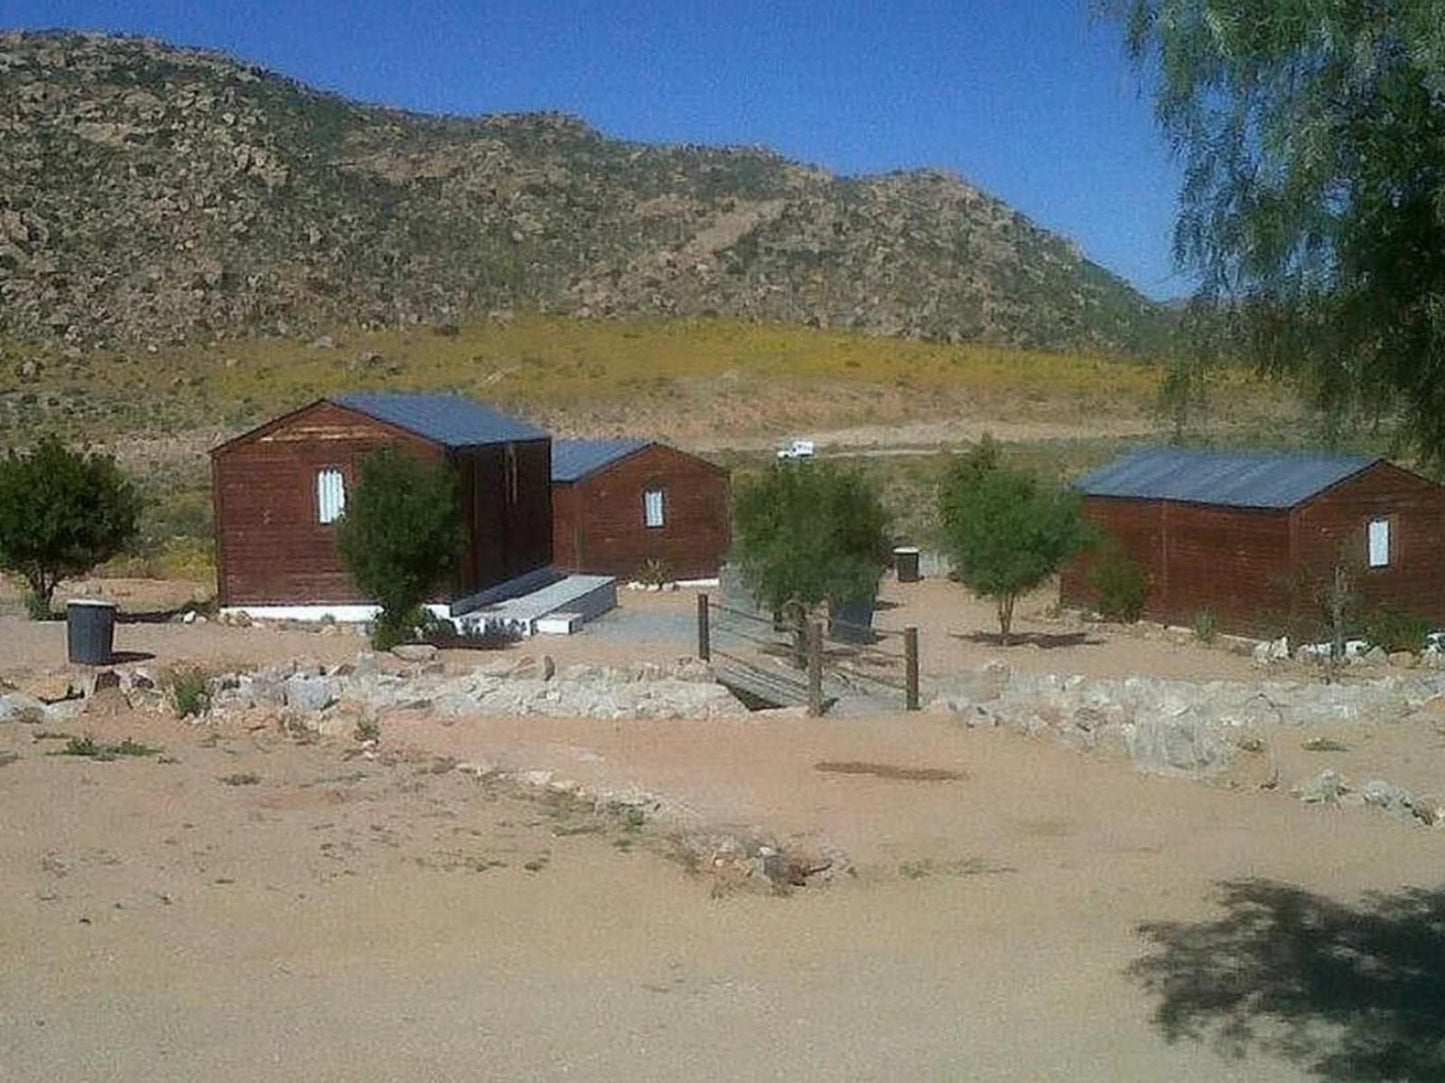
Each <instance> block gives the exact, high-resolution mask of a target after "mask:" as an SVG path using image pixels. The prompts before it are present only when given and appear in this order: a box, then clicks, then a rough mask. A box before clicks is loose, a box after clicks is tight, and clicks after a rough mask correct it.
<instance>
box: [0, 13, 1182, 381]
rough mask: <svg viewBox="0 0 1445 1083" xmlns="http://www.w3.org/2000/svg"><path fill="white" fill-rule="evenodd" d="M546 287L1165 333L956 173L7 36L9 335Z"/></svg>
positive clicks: (207, 61) (339, 313)
mask: <svg viewBox="0 0 1445 1083" xmlns="http://www.w3.org/2000/svg"><path fill="white" fill-rule="evenodd" d="M521 309H526V310H538V311H542V312H548V313H558V314H572V315H577V316H580V317H607V316H624V315H626V316H638V315H643V316H646V315H657V316H691V315H704V314H712V313H718V314H727V315H734V316H741V317H744V318H748V319H758V320H779V321H789V322H801V323H810V324H813V325H816V326H824V327H848V328H856V329H860V330H864V331H867V332H870V333H876V334H882V335H904V336H911V337H919V338H930V339H984V340H990V341H995V342H1001V343H1011V344H1018V345H1027V346H1039V347H1048V348H1071V349H1080V348H1084V349H1097V348H1102V349H1122V350H1126V351H1136V350H1145V349H1149V348H1151V347H1152V346H1154V345H1156V344H1157V343H1158V342H1159V341H1160V336H1161V335H1162V334H1163V333H1164V328H1165V326H1166V322H1167V317H1166V316H1165V315H1164V314H1163V313H1162V312H1161V310H1160V309H1159V308H1158V307H1156V306H1154V305H1152V304H1151V303H1150V302H1148V301H1147V300H1145V299H1144V298H1143V297H1141V296H1140V295H1139V294H1138V293H1136V292H1135V291H1134V290H1132V289H1131V288H1130V287H1129V286H1128V285H1127V284H1126V283H1124V282H1123V281H1122V280H1120V279H1119V278H1117V277H1116V276H1114V275H1112V274H1110V273H1108V272H1107V271H1105V270H1103V269H1102V268H1100V267H1099V266H1097V265H1095V264H1093V263H1090V262H1089V261H1088V260H1087V259H1085V258H1083V256H1082V255H1081V254H1080V253H1079V251H1078V250H1077V249H1076V248H1075V247H1074V246H1073V245H1072V244H1070V243H1069V242H1068V241H1067V240H1065V239H1064V238H1061V237H1059V236H1057V235H1055V234H1052V233H1049V232H1047V231H1045V230H1043V229H1040V228H1038V227H1037V226H1035V225H1033V224H1031V223H1030V222H1029V221H1028V220H1027V219H1025V218H1024V217H1023V216H1022V215H1020V214H1018V213H1017V212H1015V211H1013V210H1011V209H1010V208H1009V207H1008V206H1006V205H1005V204H1003V203H1001V202H999V201H998V200H996V199H994V198H992V197H990V196H988V195H987V194H985V193H983V192H981V191H979V190H978V189H977V188H974V187H972V186H971V185H969V184H967V183H966V182H965V181H963V180H961V179H960V178H958V177H956V176H953V175H950V174H946V173H942V172H935V171H919V172H910V173H897V174H891V175H887V176H880V177H862V178H847V177H838V176H834V175H832V174H830V173H828V172H826V171H824V170H822V169H818V168H814V167H810V166H807V165H801V164H798V163H795V162H790V161H787V160H785V159H783V158H781V157H779V156H778V155H776V154H773V153H771V152H769V151H767V150H762V149H756V148H711V147H700V146H651V145H643V144H637V143H627V142H622V141H618V140H614V139H609V138H606V137H604V136H602V135H600V134H599V133H597V132H595V131H593V130H592V129H590V128H588V127H587V126H586V125H585V124H583V123H581V122H579V121H577V120H575V119H572V118H569V117H564V116H559V115H552V114H536V115H507V116H489V117H483V118H480V119H455V118H445V117H432V116H422V115H417V114H411V113H405V112H400V111H396V110H391V109H384V108H378V107H374V106H370V105H363V104H358V103H356V102H352V101H348V100H345V99H343V98H339V97H336V96H333V95H328V94H323V93H319V92H316V91H313V90H310V89H308V88H307V87H305V86H302V85H300V84H299V83H297V82H295V81H292V80H289V79H285V78H281V77H278V76H276V75H273V74H270V73H268V72H265V71H263V70H261V69H259V68H256V67H252V66H249V65H246V64H244V63H240V62H237V61H235V60H232V59H230V58H227V57H225V56H221V55H219V54H215V53H208V52H201V51H196V50H191V49H177V48H173V47H171V46H168V45H165V44H161V43H158V42H154V41H148V40H141V39H135V38H113V37H101V36H87V35H77V34H69V33H46V34H29V33H9V34H4V35H0V338H8V339H11V340H16V339H22V340H40V341H48V342H52V343H63V344H64V346H65V348H66V349H67V350H68V351H70V352H71V353H75V352H76V351H88V350H92V349H105V348H118V347H124V346H125V345H127V344H156V343H182V342H193V341H198V340H200V341H205V340H210V339H214V338H219V337H234V336H237V335H254V334H277V333H280V334H306V333H310V332H314V331H318V330H321V329H324V328H328V327H333V326H338V325H353V326H355V325H362V326H395V325H398V324H410V323H433V324H446V323H450V322H454V321H462V320H467V319H474V318H482V317H486V316H489V315H490V316H494V317H495V316H497V315H498V314H499V313H504V312H507V311H513V310H521Z"/></svg>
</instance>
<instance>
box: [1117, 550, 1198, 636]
mask: <svg viewBox="0 0 1445 1083" xmlns="http://www.w3.org/2000/svg"><path fill="white" fill-rule="evenodd" d="M1090 578H1091V579H1092V581H1093V584H1094V589H1095V590H1096V591H1098V605H1099V613H1100V614H1101V615H1102V616H1103V617H1104V618H1105V619H1106V620H1113V621H1121V622H1123V623H1125V624H1133V623H1134V622H1135V621H1136V620H1138V619H1139V618H1140V617H1141V616H1142V615H1143V613H1144V600H1145V599H1146V598H1148V597H1149V576H1148V574H1147V573H1146V572H1145V571H1144V565H1142V564H1140V563H1139V562H1138V561H1137V560H1135V559H1134V558H1133V557H1131V556H1130V555H1129V554H1128V553H1126V552H1124V550H1122V549H1121V548H1119V546H1118V545H1108V546H1106V547H1105V549H1104V552H1103V553H1102V554H1101V555H1100V557H1099V563H1098V564H1097V565H1096V566H1095V567H1094V571H1093V574H1092V576H1091V577H1090ZM1211 616H1212V614H1211Z"/></svg>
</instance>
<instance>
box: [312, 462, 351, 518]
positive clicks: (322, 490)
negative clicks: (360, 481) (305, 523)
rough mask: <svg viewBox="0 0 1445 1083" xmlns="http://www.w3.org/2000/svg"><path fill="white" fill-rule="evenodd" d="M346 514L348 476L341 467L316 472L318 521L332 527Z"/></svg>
mask: <svg viewBox="0 0 1445 1083" xmlns="http://www.w3.org/2000/svg"><path fill="white" fill-rule="evenodd" d="M345 514H346V475H345V474H343V473H342V472H341V468H340V467H336V466H323V467H322V468H321V469H320V470H318V471H316V521H317V522H318V523H320V524H321V525H322V526H330V525H332V524H333V523H335V522H336V521H337V520H338V519H340V518H341V517H342V516H343V515H345Z"/></svg>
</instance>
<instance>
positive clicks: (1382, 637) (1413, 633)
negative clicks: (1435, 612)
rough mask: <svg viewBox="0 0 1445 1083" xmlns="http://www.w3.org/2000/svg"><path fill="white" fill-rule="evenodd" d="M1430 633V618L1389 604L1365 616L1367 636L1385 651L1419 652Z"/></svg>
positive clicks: (1373, 644)
mask: <svg viewBox="0 0 1445 1083" xmlns="http://www.w3.org/2000/svg"><path fill="white" fill-rule="evenodd" d="M1429 634H1430V622H1429V621H1428V620H1425V619H1424V618H1423V617H1417V616H1415V615H1414V614H1413V613H1404V612H1401V611H1400V610H1398V609H1392V608H1390V607H1389V606H1381V607H1380V608H1378V609H1375V610H1373V611H1372V612H1371V613H1370V614H1369V615H1368V616H1367V617H1366V618H1365V638H1366V639H1367V640H1369V641H1370V643H1371V645H1372V646H1376V647H1379V648H1380V649H1381V650H1384V651H1416V652H1418V651H1420V650H1422V649H1423V648H1424V646H1425V637H1426V636H1427V635H1429Z"/></svg>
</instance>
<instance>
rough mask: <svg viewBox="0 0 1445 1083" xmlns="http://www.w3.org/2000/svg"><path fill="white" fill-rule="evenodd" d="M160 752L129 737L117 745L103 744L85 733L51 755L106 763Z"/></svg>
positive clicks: (73, 738) (71, 739)
mask: <svg viewBox="0 0 1445 1083" xmlns="http://www.w3.org/2000/svg"><path fill="white" fill-rule="evenodd" d="M160 751H161V750H160V749H158V748H151V747H150V746H149V745H143V744H141V743H140V742H139V741H133V740H131V739H130V738H129V737H127V738H125V739H124V740H123V741H121V742H120V743H119V744H105V743H104V742H101V741H97V740H96V739H95V738H94V737H92V736H91V735H90V734H88V733H87V734H86V735H85V736H84V737H72V738H70V739H69V740H68V741H67V742H66V743H65V747H64V748H62V749H61V750H60V751H59V752H54V753H51V754H52V755H55V756H80V757H82V758H84V759H90V760H100V761H101V762H107V761H110V760H116V759H119V758H120V757H122V756H154V755H157V754H158V753H159V752H160Z"/></svg>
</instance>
